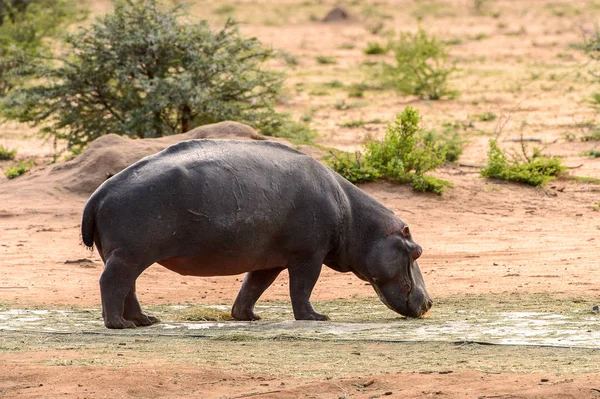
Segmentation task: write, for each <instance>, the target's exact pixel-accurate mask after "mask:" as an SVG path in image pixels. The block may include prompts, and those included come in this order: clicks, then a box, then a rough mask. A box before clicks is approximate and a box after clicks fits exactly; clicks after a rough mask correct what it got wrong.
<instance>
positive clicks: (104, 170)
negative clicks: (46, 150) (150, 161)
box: [49, 122, 264, 195]
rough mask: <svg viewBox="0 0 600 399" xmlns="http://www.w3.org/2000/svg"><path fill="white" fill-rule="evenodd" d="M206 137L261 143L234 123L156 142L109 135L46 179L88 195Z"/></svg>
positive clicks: (156, 140) (251, 131)
mask: <svg viewBox="0 0 600 399" xmlns="http://www.w3.org/2000/svg"><path fill="white" fill-rule="evenodd" d="M208 138H210V139H236V140H264V137H263V136H260V135H259V134H258V133H257V132H256V131H255V130H254V129H252V128H251V127H250V126H247V125H243V124H241V123H237V122H220V123H216V124H213V125H205V126H201V127H198V128H196V129H193V130H191V131H189V132H187V133H184V134H177V135H173V136H166V137H160V138H156V139H142V140H135V139H130V138H127V137H123V136H117V135H115V134H109V135H106V136H102V137H100V138H98V139H96V140H94V141H93V142H92V143H91V144H90V145H89V146H88V147H87V148H86V150H85V151H84V152H83V154H81V155H80V156H78V157H77V158H74V159H73V160H71V161H68V162H65V163H63V164H60V165H57V166H55V167H54V168H52V170H51V171H50V174H49V176H50V178H51V179H56V181H57V182H59V183H60V185H61V186H62V187H63V188H65V189H67V190H68V191H70V192H72V193H75V194H86V195H89V194H91V193H92V192H93V191H94V190H95V189H96V188H97V187H98V186H99V185H100V184H102V182H103V181H105V180H106V179H108V178H109V177H111V176H113V175H114V174H116V173H118V172H119V171H121V170H123V169H125V168H126V167H127V166H129V165H131V164H132V163H134V162H136V161H138V160H140V159H142V158H144V157H147V156H149V155H152V154H155V153H157V152H159V151H161V150H163V149H164V148H166V147H168V146H170V145H172V144H175V143H177V142H180V141H184V140H191V139H208Z"/></svg>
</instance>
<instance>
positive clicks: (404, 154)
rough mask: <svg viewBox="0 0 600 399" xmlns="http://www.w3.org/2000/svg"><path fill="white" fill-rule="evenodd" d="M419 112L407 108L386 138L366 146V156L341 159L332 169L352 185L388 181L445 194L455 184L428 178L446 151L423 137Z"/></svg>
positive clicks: (443, 157) (359, 155)
mask: <svg viewBox="0 0 600 399" xmlns="http://www.w3.org/2000/svg"><path fill="white" fill-rule="evenodd" d="M420 121H421V117H420V115H419V111H418V110H416V109H414V108H412V107H410V106H409V107H406V108H405V109H404V111H403V112H402V113H401V114H398V115H397V116H396V120H395V121H394V123H393V124H390V125H388V129H387V132H386V134H385V138H384V139H383V140H382V141H378V140H374V141H369V142H367V143H365V145H364V155H361V154H360V153H355V154H352V155H347V156H346V157H342V156H338V157H336V158H335V160H333V161H330V166H331V167H332V168H333V169H334V170H335V171H336V172H338V173H340V174H341V175H342V176H344V177H345V178H346V179H348V180H350V181H351V182H360V181H367V180H376V179H377V178H386V179H390V180H393V181H396V182H399V183H407V184H410V185H412V187H413V188H414V189H415V190H418V191H431V192H435V193H437V194H441V193H443V192H444V189H445V188H446V187H451V186H452V184H451V183H450V182H448V181H445V180H441V179H438V178H436V177H433V176H428V175H425V173H426V172H428V171H430V170H433V169H435V168H437V167H438V166H440V165H441V164H442V163H444V161H445V148H444V147H443V146H440V145H438V144H437V143H428V142H426V141H425V140H423V138H422V128H421V127H420V126H419V123H420Z"/></svg>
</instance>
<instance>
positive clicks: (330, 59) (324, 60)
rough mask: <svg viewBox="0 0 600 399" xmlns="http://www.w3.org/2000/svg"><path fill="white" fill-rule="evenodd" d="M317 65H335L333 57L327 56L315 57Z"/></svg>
mask: <svg viewBox="0 0 600 399" xmlns="http://www.w3.org/2000/svg"><path fill="white" fill-rule="evenodd" d="M315 59H316V60H317V62H318V63H319V64H323V65H327V64H337V61H336V59H335V57H332V56H329V55H318V56H316V57H315Z"/></svg>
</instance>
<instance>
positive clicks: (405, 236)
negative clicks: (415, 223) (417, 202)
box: [401, 226, 410, 238]
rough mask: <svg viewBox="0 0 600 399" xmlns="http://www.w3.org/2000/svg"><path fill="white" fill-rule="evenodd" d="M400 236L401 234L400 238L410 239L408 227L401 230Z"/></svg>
mask: <svg viewBox="0 0 600 399" xmlns="http://www.w3.org/2000/svg"><path fill="white" fill-rule="evenodd" d="M401 234H402V237H404V238H408V237H410V229H409V228H408V226H404V227H403V228H402V231H401Z"/></svg>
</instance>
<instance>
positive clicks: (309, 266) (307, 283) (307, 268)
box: [288, 258, 329, 321]
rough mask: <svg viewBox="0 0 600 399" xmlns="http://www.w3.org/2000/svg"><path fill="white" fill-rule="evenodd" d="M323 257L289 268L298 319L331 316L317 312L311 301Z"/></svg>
mask: <svg viewBox="0 0 600 399" xmlns="http://www.w3.org/2000/svg"><path fill="white" fill-rule="evenodd" d="M322 267H323V259H322V258H319V259H318V260H310V261H306V262H302V263H299V264H298V265H296V266H293V267H290V268H289V269H288V272H289V275H290V297H291V299H292V308H293V310H294V317H295V318H296V320H320V321H323V320H329V317H327V316H325V315H323V314H320V313H317V312H316V311H315V309H313V307H312V305H311V303H310V295H311V294H312V290H313V288H314V287H315V284H316V283H317V279H318V278H319V274H321V268H322Z"/></svg>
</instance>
